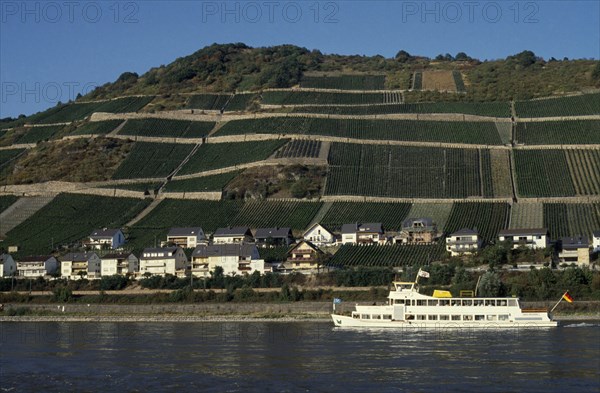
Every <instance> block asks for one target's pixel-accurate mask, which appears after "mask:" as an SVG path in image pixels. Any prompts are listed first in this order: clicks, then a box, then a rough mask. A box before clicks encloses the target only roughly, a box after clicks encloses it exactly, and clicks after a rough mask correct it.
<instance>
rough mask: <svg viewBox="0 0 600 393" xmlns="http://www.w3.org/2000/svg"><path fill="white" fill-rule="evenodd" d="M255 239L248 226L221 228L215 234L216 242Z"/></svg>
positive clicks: (214, 240) (238, 241)
mask: <svg viewBox="0 0 600 393" xmlns="http://www.w3.org/2000/svg"><path fill="white" fill-rule="evenodd" d="M252 241H254V239H253V238H252V232H250V228H248V227H227V228H219V229H217V230H216V231H215V233H214V234H213V243H215V244H235V243H250V242H252Z"/></svg>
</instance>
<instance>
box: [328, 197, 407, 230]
mask: <svg viewBox="0 0 600 393" xmlns="http://www.w3.org/2000/svg"><path fill="white" fill-rule="evenodd" d="M410 208H411V204H410V203H375V202H334V203H333V204H332V205H331V207H330V208H329V210H328V211H327V213H326V214H325V216H324V217H323V219H322V220H321V221H320V224H322V225H324V226H325V227H326V228H329V229H330V230H334V231H339V230H340V229H341V227H342V225H343V224H349V223H353V222H356V223H361V222H362V223H365V222H380V223H382V224H383V227H384V229H385V230H392V231H393V230H398V229H400V228H401V227H402V221H403V220H404V219H405V218H406V217H407V216H408V212H409V210H410Z"/></svg>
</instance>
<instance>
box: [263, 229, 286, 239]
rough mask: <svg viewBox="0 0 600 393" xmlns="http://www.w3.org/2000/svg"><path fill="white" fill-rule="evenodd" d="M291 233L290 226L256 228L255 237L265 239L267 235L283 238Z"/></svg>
mask: <svg viewBox="0 0 600 393" xmlns="http://www.w3.org/2000/svg"><path fill="white" fill-rule="evenodd" d="M291 235H292V230H291V229H290V228H258V229H257V230H256V235H255V236H254V237H256V238H257V239H267V238H269V237H271V238H273V239H285V238H287V237H288V236H291Z"/></svg>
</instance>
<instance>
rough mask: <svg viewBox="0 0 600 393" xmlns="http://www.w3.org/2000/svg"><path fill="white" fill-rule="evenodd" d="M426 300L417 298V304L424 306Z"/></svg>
mask: <svg viewBox="0 0 600 393" xmlns="http://www.w3.org/2000/svg"><path fill="white" fill-rule="evenodd" d="M426 305H427V300H423V299H419V300H417V306H426Z"/></svg>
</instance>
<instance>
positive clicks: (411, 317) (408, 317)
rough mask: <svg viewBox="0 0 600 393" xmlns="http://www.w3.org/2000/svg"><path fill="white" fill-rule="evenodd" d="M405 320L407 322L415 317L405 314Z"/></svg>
mask: <svg viewBox="0 0 600 393" xmlns="http://www.w3.org/2000/svg"><path fill="white" fill-rule="evenodd" d="M406 319H407V320H412V319H415V316H414V315H412V314H406Z"/></svg>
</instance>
